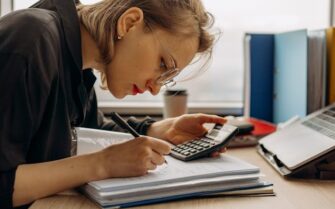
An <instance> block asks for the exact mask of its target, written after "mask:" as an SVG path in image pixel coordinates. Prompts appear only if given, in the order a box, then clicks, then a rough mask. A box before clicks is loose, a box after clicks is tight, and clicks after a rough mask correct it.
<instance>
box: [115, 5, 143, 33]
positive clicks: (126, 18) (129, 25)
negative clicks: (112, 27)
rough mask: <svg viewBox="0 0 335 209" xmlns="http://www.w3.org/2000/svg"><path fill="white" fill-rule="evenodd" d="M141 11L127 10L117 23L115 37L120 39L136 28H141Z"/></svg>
mask: <svg viewBox="0 0 335 209" xmlns="http://www.w3.org/2000/svg"><path fill="white" fill-rule="evenodd" d="M143 18H144V17H143V11H142V10H141V9H140V8H138V7H131V8H129V9H127V10H126V11H125V12H124V13H123V14H122V15H121V16H120V18H119V19H118V21H117V34H116V35H117V37H118V39H122V38H123V37H124V36H125V35H126V34H127V33H128V32H129V31H131V30H132V29H134V28H136V27H139V26H140V27H143V25H144V24H143Z"/></svg>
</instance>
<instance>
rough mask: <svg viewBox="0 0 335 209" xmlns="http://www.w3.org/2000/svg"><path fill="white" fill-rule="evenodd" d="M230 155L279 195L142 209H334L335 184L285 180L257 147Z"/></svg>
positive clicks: (58, 202) (64, 201) (56, 202)
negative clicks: (250, 167) (252, 167)
mask: <svg viewBox="0 0 335 209" xmlns="http://www.w3.org/2000/svg"><path fill="white" fill-rule="evenodd" d="M228 153H229V154H230V155H233V156H236V157H238V158H240V159H243V160H245V161H248V162H250V163H252V164H254V165H257V166H259V167H260V169H261V172H262V173H264V174H265V175H266V177H265V179H266V180H268V181H270V182H272V183H273V184H274V190H275V192H276V196H275V197H273V196H270V197H215V198H198V199H192V200H181V201H174V202H169V203H161V204H154V205H148V206H142V207H134V208H145V209H167V208H171V209H172V208H173V209H178V208H182V209H188V208H189V209H222V208H225V209H228V208H229V209H235V208H236V209H263V208H264V209H269V208H270V209H283V208H284V209H319V208H322V209H334V208H335V181H318V180H300V179H284V178H283V177H282V176H280V175H279V174H278V173H277V172H276V171H275V170H274V169H272V168H271V167H270V165H268V164H267V162H266V161H265V160H263V159H262V158H261V156H260V155H259V154H258V153H257V152H256V149H255V148H240V149H231V150H228ZM46 208H48V209H63V208H66V209H98V208H99V207H97V206H96V205H95V204H93V203H92V202H91V201H90V200H88V199H87V198H86V197H84V196H81V195H77V196H52V197H48V198H44V199H41V200H38V201H36V202H35V203H34V204H33V205H32V206H31V207H30V209H46Z"/></svg>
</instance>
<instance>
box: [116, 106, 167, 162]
mask: <svg viewBox="0 0 335 209" xmlns="http://www.w3.org/2000/svg"><path fill="white" fill-rule="evenodd" d="M111 118H112V120H113V121H114V122H115V123H116V124H117V125H119V126H120V127H121V128H123V129H126V130H127V131H129V133H131V135H133V136H134V137H135V138H136V137H139V136H140V134H139V133H137V131H136V130H135V129H133V128H132V127H131V126H130V125H129V124H128V123H127V122H126V121H125V120H123V119H122V118H121V116H120V115H119V114H118V113H117V112H112V113H111ZM165 163H166V164H167V161H166V160H165Z"/></svg>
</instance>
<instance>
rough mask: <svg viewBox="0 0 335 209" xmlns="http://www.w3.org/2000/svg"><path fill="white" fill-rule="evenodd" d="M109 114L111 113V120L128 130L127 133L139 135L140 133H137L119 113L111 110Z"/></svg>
mask: <svg viewBox="0 0 335 209" xmlns="http://www.w3.org/2000/svg"><path fill="white" fill-rule="evenodd" d="M111 114H112V115H111V118H112V120H113V121H114V122H115V123H116V124H117V125H119V126H120V127H121V128H123V129H126V130H127V131H129V133H131V135H133V136H134V137H135V138H136V137H139V136H140V134H139V133H137V132H136V131H135V129H133V128H132V127H131V126H130V125H129V124H128V123H127V122H126V121H125V120H123V119H122V118H121V116H120V115H119V114H117V113H116V112H112V113H111Z"/></svg>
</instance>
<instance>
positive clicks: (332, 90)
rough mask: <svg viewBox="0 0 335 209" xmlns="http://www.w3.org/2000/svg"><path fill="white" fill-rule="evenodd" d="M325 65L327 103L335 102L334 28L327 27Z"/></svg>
mask: <svg viewBox="0 0 335 209" xmlns="http://www.w3.org/2000/svg"><path fill="white" fill-rule="evenodd" d="M327 54H328V57H327V67H328V87H327V89H328V100H327V104H331V103H333V102H335V28H334V27H331V28H328V29H327Z"/></svg>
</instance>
